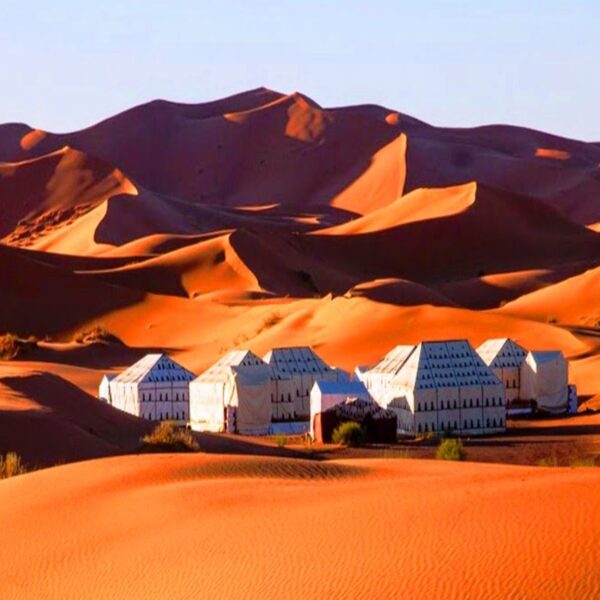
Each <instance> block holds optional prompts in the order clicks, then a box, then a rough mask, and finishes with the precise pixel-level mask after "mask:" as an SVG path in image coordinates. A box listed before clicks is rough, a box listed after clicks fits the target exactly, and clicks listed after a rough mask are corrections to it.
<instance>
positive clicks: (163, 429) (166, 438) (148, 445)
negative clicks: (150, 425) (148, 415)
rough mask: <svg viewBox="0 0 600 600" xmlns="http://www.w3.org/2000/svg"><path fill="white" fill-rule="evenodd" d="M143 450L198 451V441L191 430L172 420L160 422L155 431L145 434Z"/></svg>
mask: <svg viewBox="0 0 600 600" xmlns="http://www.w3.org/2000/svg"><path fill="white" fill-rule="evenodd" d="M141 442H142V445H141V447H140V451H141V452H197V451H198V450H200V447H199V446H198V442H197V441H196V440H195V439H194V436H193V435H192V433H191V432H190V431H187V430H186V429H183V428H182V427H177V425H175V423H173V422H172V421H163V422H162V423H159V424H158V425H157V426H156V427H155V428H154V431H153V432H152V433H150V434H148V435H145V436H144V437H143V438H142V440H141Z"/></svg>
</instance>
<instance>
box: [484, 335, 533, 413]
mask: <svg viewBox="0 0 600 600" xmlns="http://www.w3.org/2000/svg"><path fill="white" fill-rule="evenodd" d="M477 353H478V354H479V356H480V357H481V359H482V360H483V362H484V363H485V364H486V365H487V366H488V367H490V368H491V369H492V371H494V373H495V374H496V377H498V379H499V380H500V381H501V382H502V383H503V384H504V388H505V390H506V405H507V406H508V407H510V404H511V403H512V402H514V401H516V400H519V399H520V398H521V365H522V364H523V363H524V362H525V357H526V356H527V350H525V348H523V347H522V346H519V344H517V343H516V342H515V341H513V340H511V339H509V338H497V339H491V340H487V341H486V342H484V343H483V344H481V346H479V348H477Z"/></svg>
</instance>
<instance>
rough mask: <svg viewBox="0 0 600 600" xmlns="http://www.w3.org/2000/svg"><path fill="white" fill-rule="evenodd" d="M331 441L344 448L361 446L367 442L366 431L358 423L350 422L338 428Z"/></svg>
mask: <svg viewBox="0 0 600 600" xmlns="http://www.w3.org/2000/svg"><path fill="white" fill-rule="evenodd" d="M331 441H332V442H333V443H334V444H341V445H342V446H354V447H356V446H360V445H361V444H363V443H364V441H365V430H364V429H363V428H362V427H361V426H360V425H359V424H358V423H356V422H354V421H348V422H346V423H342V424H341V425H339V426H338V427H336V429H335V430H334V432H333V434H332V435H331Z"/></svg>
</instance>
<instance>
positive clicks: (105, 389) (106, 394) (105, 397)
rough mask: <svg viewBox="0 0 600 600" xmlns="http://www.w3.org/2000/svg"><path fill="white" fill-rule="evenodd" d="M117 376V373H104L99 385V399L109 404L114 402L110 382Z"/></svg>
mask: <svg viewBox="0 0 600 600" xmlns="http://www.w3.org/2000/svg"><path fill="white" fill-rule="evenodd" d="M114 378H115V375H104V377H102V380H101V381H100V385H99V386H98V399H99V400H102V402H106V403H107V404H112V401H111V397H110V382H111V381H112V380H113V379H114Z"/></svg>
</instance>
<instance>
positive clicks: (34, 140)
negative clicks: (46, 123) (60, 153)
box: [21, 129, 48, 150]
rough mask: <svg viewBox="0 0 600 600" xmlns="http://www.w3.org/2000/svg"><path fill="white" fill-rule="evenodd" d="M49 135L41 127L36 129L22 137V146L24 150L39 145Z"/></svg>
mask: <svg viewBox="0 0 600 600" xmlns="http://www.w3.org/2000/svg"><path fill="white" fill-rule="evenodd" d="M47 135H48V134H47V133H46V132H45V131H42V130H41V129H34V130H33V131H30V132H29V133H27V134H25V135H24V136H23V137H22V138H21V148H22V149H23V150H31V149H32V148H33V147H34V146H37V145H38V144H39V143H40V142H41V141H42V140H43V139H44V138H45V137H46V136H47Z"/></svg>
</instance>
